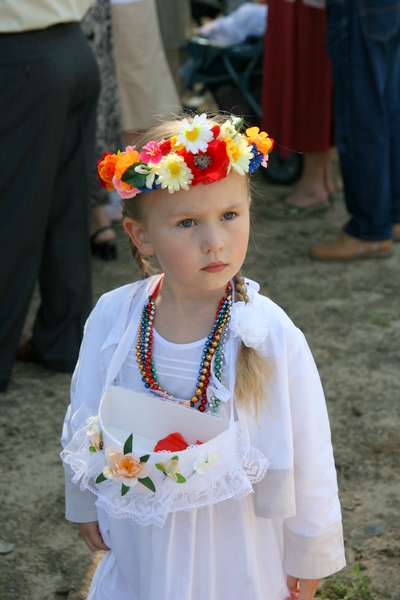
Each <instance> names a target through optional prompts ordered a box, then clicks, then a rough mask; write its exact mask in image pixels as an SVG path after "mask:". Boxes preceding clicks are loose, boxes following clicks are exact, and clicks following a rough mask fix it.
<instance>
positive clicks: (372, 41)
mask: <svg viewBox="0 0 400 600" xmlns="http://www.w3.org/2000/svg"><path fill="white" fill-rule="evenodd" d="M326 8H327V17H328V29H327V41H328V51H329V54H330V57H331V62H332V73H333V84H334V92H335V93H334V97H335V121H336V139H337V146H338V151H339V158H340V164H341V169H342V177H343V184H344V196H345V201H346V206H347V210H348V212H349V213H350V220H349V222H348V223H347V224H346V225H345V226H344V229H343V232H342V233H341V235H340V236H339V237H338V238H337V239H336V240H333V241H332V242H328V243H326V244H321V245H318V246H314V247H313V248H312V250H311V256H312V257H313V258H316V259H319V260H351V259H357V258H376V257H385V256H390V255H391V254H392V246H393V241H400V168H399V166H400V165H399V161H400V2H399V1H398V0H368V1H367V0H346V2H343V1H342V0H340V1H339V0H327V7H326Z"/></svg>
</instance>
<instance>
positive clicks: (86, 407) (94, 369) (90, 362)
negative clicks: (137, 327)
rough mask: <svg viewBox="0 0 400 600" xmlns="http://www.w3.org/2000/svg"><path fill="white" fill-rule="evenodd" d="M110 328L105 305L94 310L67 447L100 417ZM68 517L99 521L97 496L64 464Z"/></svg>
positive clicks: (67, 423)
mask: <svg viewBox="0 0 400 600" xmlns="http://www.w3.org/2000/svg"><path fill="white" fill-rule="evenodd" d="M108 329H109V327H108V328H107V327H106V325H105V323H104V318H103V316H102V302H101V301H100V302H99V303H98V305H97V306H96V308H95V309H94V310H93V312H92V313H91V315H90V316H89V319H88V320H87V322H86V325H85V331H84V337H83V341H82V345H81V349H80V353H79V359H78V362H77V365H76V368H75V371H74V374H73V377H72V383H71V404H70V406H69V407H68V410H67V413H66V416H65V420H64V426H63V432H62V438H61V445H62V446H63V447H64V448H65V447H66V446H67V444H68V443H69V441H70V440H71V438H72V436H73V433H74V431H75V430H76V429H77V428H79V427H80V426H82V425H84V423H85V420H86V418H87V415H88V413H91V414H96V413H97V410H98V405H99V401H100V398H101V395H102V391H103V376H102V368H101V358H100V352H101V348H102V346H103V343H104V340H105V337H106V335H107V332H108ZM64 471H65V496H66V518H67V519H68V520H69V521H72V522H76V523H85V522H94V521H96V520H97V510H96V507H95V500H96V497H95V496H94V494H92V493H91V492H90V491H89V490H81V489H80V487H79V484H75V483H73V482H72V477H73V476H74V473H73V471H72V469H71V467H70V466H69V465H68V464H66V463H64Z"/></svg>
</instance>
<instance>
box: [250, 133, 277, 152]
mask: <svg viewBox="0 0 400 600" xmlns="http://www.w3.org/2000/svg"><path fill="white" fill-rule="evenodd" d="M246 135H247V137H248V138H249V139H250V140H251V142H252V143H253V144H255V145H256V146H257V149H258V150H259V151H260V152H261V153H262V154H268V152H270V151H271V150H272V148H273V145H274V140H273V139H271V138H270V137H269V135H268V133H266V132H265V131H260V130H259V128H258V127H249V129H246Z"/></svg>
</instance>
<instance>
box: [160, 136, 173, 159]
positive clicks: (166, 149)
mask: <svg viewBox="0 0 400 600" xmlns="http://www.w3.org/2000/svg"><path fill="white" fill-rule="evenodd" d="M159 148H160V150H161V154H162V155H163V156H165V155H166V154H169V153H170V152H171V140H167V141H166V142H161V143H160V145H159Z"/></svg>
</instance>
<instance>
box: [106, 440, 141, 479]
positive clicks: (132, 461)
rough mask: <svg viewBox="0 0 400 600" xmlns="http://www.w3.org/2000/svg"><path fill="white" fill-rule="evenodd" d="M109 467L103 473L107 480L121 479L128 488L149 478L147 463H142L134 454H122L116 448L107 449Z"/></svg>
mask: <svg viewBox="0 0 400 600" xmlns="http://www.w3.org/2000/svg"><path fill="white" fill-rule="evenodd" d="M106 458H107V461H108V465H107V466H106V467H104V469H103V473H104V476H105V477H106V478H107V479H120V480H121V482H122V483H123V484H125V485H127V486H128V487H131V486H133V485H136V484H137V480H138V479H139V478H140V479H142V478H145V477H147V475H148V473H149V468H148V466H147V465H146V463H145V462H140V460H138V459H137V458H136V457H135V456H134V455H133V454H122V452H120V451H119V450H116V449H115V448H107V450H106Z"/></svg>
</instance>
